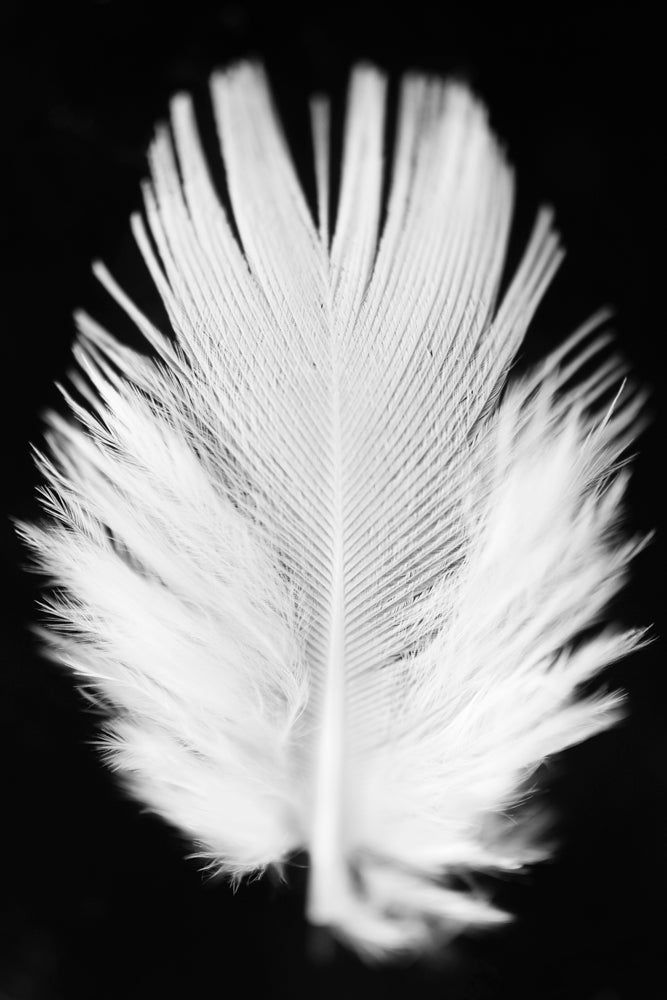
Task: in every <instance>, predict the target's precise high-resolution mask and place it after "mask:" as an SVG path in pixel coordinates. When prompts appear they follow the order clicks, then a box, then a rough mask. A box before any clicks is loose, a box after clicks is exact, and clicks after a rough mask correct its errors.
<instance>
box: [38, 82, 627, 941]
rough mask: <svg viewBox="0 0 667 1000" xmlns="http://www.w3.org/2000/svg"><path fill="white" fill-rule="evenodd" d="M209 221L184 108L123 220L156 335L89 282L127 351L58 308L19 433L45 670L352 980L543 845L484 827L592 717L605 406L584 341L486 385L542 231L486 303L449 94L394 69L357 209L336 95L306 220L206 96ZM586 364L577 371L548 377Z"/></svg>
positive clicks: (613, 416)
mask: <svg viewBox="0 0 667 1000" xmlns="http://www.w3.org/2000/svg"><path fill="white" fill-rule="evenodd" d="M212 95H213V108H214V112H215V117H216V123H217V129H218V134H219V137H220V143H221V149H222V155H223V159H224V164H225V169H226V182H227V187H228V191H229V197H230V200H231V205H232V210H233V225H234V226H235V230H236V231H234V229H233V226H232V223H231V222H230V219H229V218H228V217H227V215H226V213H225V211H224V209H223V207H222V205H221V203H220V201H219V198H218V196H217V194H216V192H215V188H214V185H213V181H212V178H211V176H210V173H209V168H208V166H207V163H206V160H205V157H204V154H203V151H202V146H201V142H200V139H199V137H198V132H197V128H196V124H195V117H194V111H193V107H192V104H191V101H190V100H189V98H187V97H185V96H183V95H179V96H178V97H176V98H175V100H174V101H173V104H172V115H171V131H170V130H169V129H167V128H166V127H161V128H160V129H158V131H157V134H156V137H155V140H154V142H153V144H152V146H151V150H150V157H149V158H150V168H151V179H150V181H148V182H146V184H145V185H144V188H143V195H144V205H145V212H144V214H143V216H142V215H136V216H135V217H133V219H132V229H133V232H134V235H135V237H136V241H137V244H138V246H139V249H140V251H141V254H142V255H143V258H144V261H145V263H146V266H147V268H148V270H149V272H150V274H151V275H152V278H153V280H154V282H155V285H156V287H157V289H158V291H159V293H160V295H161V297H162V301H163V303H164V305H165V308H166V311H167V313H168V317H169V321H170V324H171V327H172V330H173V336H165V335H164V334H163V333H162V332H161V331H159V330H158V329H157V328H156V327H155V326H154V325H153V324H152V323H151V321H150V320H149V319H148V318H147V317H146V316H144V315H143V314H142V313H141V312H140V311H139V309H138V308H137V307H136V305H135V304H134V303H133V302H132V301H131V299H130V298H129V297H128V296H127V295H126V293H125V292H124V291H123V290H122V289H121V288H120V287H119V286H118V285H117V283H116V282H115V280H114V279H113V277H112V276H111V275H110V273H109V272H108V271H107V270H106V268H105V267H104V266H103V265H101V264H96V265H95V270H96V274H97V276H98V277H99V279H100V280H101V281H102V283H103V284H104V285H105V287H106V288H107V290H108V291H109V293H110V294H111V295H112V296H113V297H114V298H115V299H116V301H117V302H118V303H119V305H120V306H121V307H122V308H123V309H124V310H125V311H126V312H127V313H128V315H129V316H130V317H131V318H132V319H133V320H134V322H135V323H136V325H137V327H138V328H139V330H140V331H141V332H142V334H143V335H144V336H145V338H146V340H147V343H148V345H149V346H150V348H151V350H152V352H153V356H152V357H146V356H144V355H140V354H139V353H137V352H135V351H133V350H130V349H129V348H127V347H125V346H123V345H122V344H120V343H119V342H117V341H116V340H115V339H114V338H113V337H112V336H111V335H110V334H109V333H107V332H106V331H105V330H103V329H102V328H101V327H100V326H99V325H98V324H97V323H96V322H95V321H94V320H93V319H91V318H90V317H89V316H87V315H85V314H79V315H78V316H77V322H78V327H79V331H80V339H79V341H78V343H77V346H76V347H75V355H76V359H77V362H78V372H77V374H75V375H74V376H73V380H72V381H73V385H74V389H73V390H72V392H70V391H67V392H65V395H66V397H67V399H68V402H69V405H70V407H71V410H72V411H73V416H74V418H75V419H74V420H66V419H64V418H63V417H61V416H59V415H57V414H51V416H50V417H49V422H50V431H49V434H48V448H47V449H46V451H45V453H44V454H41V455H40V456H39V462H40V464H41V467H42V470H43V473H44V476H45V479H46V482H47V486H46V487H45V489H44V491H43V502H44V506H45V509H46V511H47V514H48V518H47V520H46V522H45V523H43V524H41V525H32V526H24V527H23V532H24V534H25V537H26V538H27V540H28V542H29V543H30V544H31V545H32V546H33V548H34V549H35V551H36V553H37V555H38V559H39V562H40V565H41V566H42V567H43V568H44V569H45V570H46V571H47V572H48V573H49V575H50V576H51V577H52V578H54V580H55V581H56V584H57V587H58V588H59V589H58V591H57V592H56V594H55V595H54V596H53V598H52V599H51V601H50V604H49V610H50V614H51V616H52V619H53V622H52V627H51V630H50V638H49V642H50V644H51V647H52V650H53V652H54V654H55V655H56V656H57V658H58V659H60V661H61V662H63V663H64V664H66V665H67V666H68V667H69V668H71V669H72V670H73V671H74V672H75V673H76V674H77V675H78V676H79V677H80V678H83V679H84V681H85V683H86V684H88V685H90V686H91V687H92V689H93V690H94V692H95V697H97V698H99V699H101V700H102V702H103V703H104V705H105V706H106V707H107V710H108V715H109V719H108V723H107V731H106V736H105V738H104V743H105V748H106V751H107V754H108V756H109V759H110V762H111V764H112V766H113V767H115V768H117V769H118V770H119V771H121V772H122V773H123V774H124V775H125V778H126V780H127V781H128V783H129V785H130V787H131V788H132V790H133V791H134V793H135V794H136V796H137V797H138V798H139V799H140V800H142V801H144V802H145V803H147V804H148V805H149V806H151V807H152V808H153V809H155V810H156V811H157V812H158V813H160V814H161V815H163V816H164V817H165V818H167V819H168V820H170V821H171V822H172V823H173V824H175V825H176V826H178V827H179V828H181V829H182V830H184V831H185V832H186V833H187V834H188V835H189V836H190V837H191V838H192V839H193V840H194V841H195V842H196V843H197V845H198V848H199V850H200V851H201V853H202V854H203V855H204V856H206V857H207V858H209V859H210V861H211V863H212V864H214V865H215V866H217V867H219V868H221V869H222V870H224V871H227V872H228V873H229V874H230V875H232V876H233V877H240V876H241V875H243V874H246V873H250V872H253V871H257V870H261V869H263V868H265V867H266V866H268V865H270V864H279V863H280V862H281V861H283V860H284V859H286V858H288V857H289V855H290V853H292V852H294V851H295V850H297V849H299V848H306V849H307V850H308V851H309V854H310V859H311V887H310V895H309V904H308V908H309V917H310V919H311V920H312V921H313V922H315V923H319V924H326V925H329V926H331V927H332V928H333V929H334V930H335V932H336V933H338V934H339V935H341V936H342V937H344V938H345V939H346V940H347V941H349V942H350V943H351V944H353V945H354V946H356V947H357V948H359V949H360V950H361V951H362V952H364V953H365V954H376V955H382V954H387V953H393V952H396V951H402V950H406V949H407V950H418V949H420V948H424V947H426V946H427V945H428V944H429V943H430V942H432V941H433V940H434V939H435V940H439V939H442V938H443V937H446V936H448V935H451V934H453V933H455V932H457V931H459V930H460V929H462V928H465V927H470V926H481V925H487V924H493V923H496V922H499V921H502V920H503V919H505V918H506V915H505V914H503V913H500V912H499V911H498V910H497V909H495V908H494V906H493V904H492V902H490V901H489V900H487V899H486V898H482V897H481V896H479V895H478V894H476V893H475V892H470V891H465V890H464V889H461V888H460V884H459V883H458V882H457V883H455V882H452V876H457V877H459V876H461V875H463V876H465V874H466V873H468V872H474V871H476V870H490V871H505V870H516V869H518V868H521V867H522V866H523V865H524V864H527V863H530V862H531V861H534V860H535V859H536V858H537V857H539V856H541V854H542V853H544V851H545V848H544V847H543V846H541V845H540V843H539V838H538V837H537V834H536V832H535V830H534V829H533V827H532V826H531V824H530V823H529V822H528V821H526V822H525V823H523V824H522V823H521V822H519V823H518V824H516V828H513V829H512V830H510V831H509V832H508V829H507V824H503V823H502V822H501V819H502V817H503V815H504V814H505V813H506V812H507V810H509V809H511V808H512V807H514V806H515V805H516V804H517V803H518V802H519V801H520V800H521V799H522V797H523V796H524V794H525V789H526V782H527V780H528V779H529V778H530V776H531V775H532V774H533V773H534V772H535V770H536V769H537V768H538V766H539V765H540V763H541V762H542V761H543V760H544V759H545V758H546V757H547V756H549V755H550V754H553V753H556V752H559V751H561V750H563V749H565V748H566V747H568V746H570V745H572V744H574V743H577V742H579V741H580V740H583V739H586V738H588V737H590V736H592V735H593V734H595V733H597V732H599V731H600V730H601V729H603V728H605V727H606V726H608V725H610V724H611V723H612V722H613V721H614V719H615V718H616V717H617V715H618V712H619V707H620V704H621V697H620V696H619V695H617V694H615V693H612V694H604V695H594V696H590V695H589V696H586V697H581V696H580V695H579V690H578V689H579V685H581V684H582V683H583V682H585V681H588V680H590V679H591V678H592V677H594V676H595V675H596V674H598V672H599V671H600V670H601V669H602V668H603V667H604V666H605V665H606V664H608V663H609V662H611V661H612V660H614V659H616V658H618V657H621V656H624V655H626V654H627V653H628V652H629V651H630V650H631V649H632V648H633V647H634V646H635V645H636V644H637V642H638V640H639V636H638V634H637V633H634V632H631V633H622V632H618V631H617V630H614V629H613V628H611V627H606V628H602V627H599V628H598V629H597V631H594V632H593V633H592V637H590V636H589V637H587V638H586V639H585V640H584V639H582V634H583V633H584V632H587V633H590V630H591V626H593V625H596V624H597V623H599V622H600V621H601V620H602V618H603V615H604V610H605V607H606V606H607V604H608V602H609V600H610V598H611V597H613V595H614V594H615V593H616V592H617V590H618V589H619V587H620V586H621V584H622V582H623V579H624V576H625V573H626V568H627V565H628V562H629V560H630V558H631V557H632V555H633V552H634V551H635V550H636V545H637V543H636V542H633V541H623V540H620V541H619V539H618V532H617V524H618V519H619V511H620V505H621V501H622V497H623V492H624V488H625V485H626V480H627V472H626V471H624V470H622V469H621V470H620V471H619V466H620V464H621V463H620V457H621V456H622V454H623V452H624V450H625V449H626V448H627V445H628V443H629V442H630V440H631V438H632V435H633V433H634V430H635V426H636V419H637V413H638V410H639V407H640V405H641V399H640V398H639V396H638V394H636V393H631V392H627V391H626V392H625V393H624V394H623V396H622V397H621V398H620V399H617V400H615V401H614V402H613V404H612V405H611V406H609V405H608V404H604V405H603V403H602V402H601V401H603V400H604V399H605V398H606V397H605V393H607V392H608V391H609V388H610V386H612V385H613V384H618V383H619V381H620V372H621V368H620V366H619V363H618V362H617V361H616V360H614V359H612V360H611V361H606V362H602V361H599V358H600V357H602V356H603V354H602V352H603V349H604V348H605V346H606V343H607V338H606V337H605V336H604V335H601V334H595V330H596V329H598V328H599V327H601V325H602V323H603V321H604V319H605V317H604V316H603V315H600V316H597V317H595V318H594V320H593V321H591V323H589V324H587V325H586V327H582V329H581V330H580V331H578V333H577V334H575V335H574V337H572V338H570V340H569V341H567V342H566V344H565V345H564V346H563V347H562V348H561V349H559V350H558V351H557V352H554V353H553V354H552V355H551V356H550V357H549V358H548V359H547V360H546V361H545V362H544V363H543V364H542V365H541V367H540V368H539V369H537V370H536V371H535V372H533V373H531V374H529V375H527V376H525V377H524V378H523V379H519V380H515V381H514V383H513V384H512V385H510V387H509V388H507V389H505V381H506V378H507V375H508V371H509V368H510V366H511V364H512V362H513V359H514V358H515V356H516V353H517V350H518V349H519V347H520V345H521V342H522V340H523V338H524V335H525V333H526V330H527V327H528V325H529V323H530V320H531V319H532V317H533V315H534V313H535V310H536V308H537V306H538V304H539V302H540V299H541V298H542V296H543V294H544V291H545V289H546V288H547V286H548V285H549V282H550V281H551V279H552V277H553V275H554V273H555V271H556V269H557V267H558V265H559V263H560V260H561V256H562V252H561V250H560V247H559V243H558V239H557V236H556V235H555V233H554V230H553V227H552V220H551V215H550V213H549V212H547V211H542V212H541V213H540V214H539V216H538V218H537V221H536V224H535V227H534V230H533V232H532V235H531V237H530V239H529V241H528V245H527V247H526V250H525V252H524V255H523V258H522V260H521V263H520V265H519V267H518V269H517V271H516V273H515V274H514V276H513V278H512V280H511V281H510V283H509V285H508V287H507V290H506V292H505V293H504V295H503V296H502V298H501V297H500V295H499V289H500V286H501V279H502V276H503V269H504V264H505V257H506V250H507V242H508V237H509V232H510V226H511V219H512V209H513V177H512V173H511V170H510V169H509V167H508V165H507V163H506V160H505V157H504V154H503V153H502V151H501V149H500V147H499V146H498V144H497V142H496V140H495V139H494V137H493V135H492V133H491V131H490V129H489V126H488V123H487V117H486V112H485V111H484V109H483V108H482V106H481V105H480V104H479V103H478V102H477V101H476V100H475V99H474V98H473V97H472V96H471V95H470V93H469V92H468V91H467V89H466V88H465V87H463V86H461V85H459V84H446V83H442V82H441V81H439V80H432V79H427V78H424V77H421V76H409V77H407V78H406V79H405V80H404V82H403V85H402V89H401V95H400V106H399V114H398V126H397V138H396V144H395V149H394V151H393V157H392V161H391V176H390V185H389V192H388V198H387V204H386V212H385V213H384V216H383V204H382V191H383V183H384V177H385V173H386V169H385V165H384V162H383V155H384V130H385V123H384V116H385V104H386V81H385V79H384V77H383V76H382V75H381V74H380V73H379V72H378V71H376V70H375V69H373V68H371V67H360V68H358V69H357V70H356V71H355V72H354V73H353V75H352V78H351V84H350V90H349V98H348V109H347V116H346V125H345V135H344V149H343V160H342V172H341V178H340V192H339V196H338V205H337V211H336V215H335V226H334V227H333V235H332V236H331V237H330V233H329V229H330V223H329V208H328V206H329V201H330V188H331V182H330V178H329V158H330V149H329V144H330V140H329V108H328V104H327V102H326V101H325V100H324V99H322V98H318V99H316V100H314V101H313V103H312V109H311V110H312V126H313V137H314V160H315V177H316V186H317V223H315V221H314V220H313V217H312V214H311V210H310V208H309V206H308V204H307V201H306V198H305V196H304V194H303V190H302V187H301V184H300V182H299V180H298V177H297V174H296V172H295V169H294V167H293V165H292V161H291V158H290V154H289V151H288V147H287V144H286V142H285V139H284V137H283V135H282V132H281V129H280V125H279V122H278V118H277V115H276V113H275V111H274V108H273V106H272V102H271V96H270V92H269V88H268V85H267V82H266V79H265V77H264V74H263V72H262V70H261V69H260V68H258V67H257V66H254V65H250V64H241V65H239V66H236V67H233V68H232V69H231V70H228V71H226V72H224V73H221V74H218V75H216V76H215V77H214V79H213V81H212ZM591 370H592V372H593V373H592V374H587V375H585V376H584V375H582V374H581V373H582V372H589V371H591Z"/></svg>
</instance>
